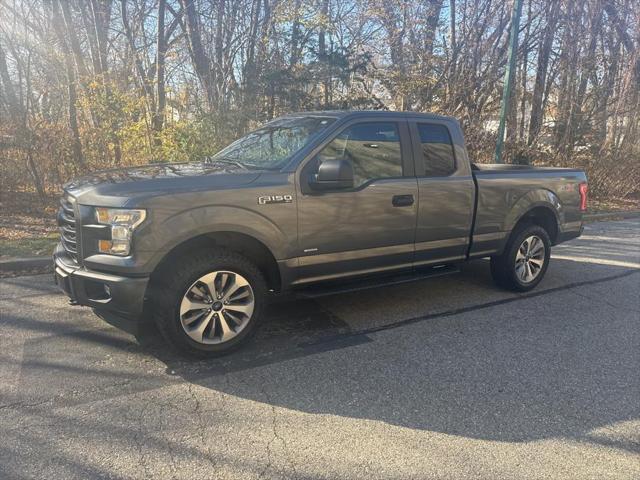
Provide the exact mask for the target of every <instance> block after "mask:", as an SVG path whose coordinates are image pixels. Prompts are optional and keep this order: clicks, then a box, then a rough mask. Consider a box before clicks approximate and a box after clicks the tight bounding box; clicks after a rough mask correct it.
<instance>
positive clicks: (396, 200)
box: [391, 195, 413, 207]
mask: <svg viewBox="0 0 640 480" xmlns="http://www.w3.org/2000/svg"><path fill="white" fill-rule="evenodd" d="M391 203H392V205H393V206H394V207H410V206H411V205H413V195H394V196H393V198H392V199H391Z"/></svg>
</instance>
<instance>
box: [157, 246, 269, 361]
mask: <svg viewBox="0 0 640 480" xmlns="http://www.w3.org/2000/svg"><path fill="white" fill-rule="evenodd" d="M176 263H177V265H174V266H175V268H174V270H173V271H172V272H171V274H170V275H165V279H163V280H161V285H160V288H158V289H157V293H156V295H154V298H153V303H154V307H155V308H154V310H155V315H154V317H155V321H156V324H157V325H158V329H159V330H160V332H161V333H162V335H163V336H164V338H165V339H166V340H167V341H168V342H169V343H170V344H172V345H173V346H174V347H176V348H177V349H178V350H180V351H182V352H184V353H188V354H192V355H197V356H216V355H222V354H225V353H228V352H229V351H231V350H233V349H234V348H236V347H237V346H239V345H240V344H241V343H242V342H243V341H245V340H246V339H247V338H248V337H249V335H251V333H252V332H253V330H254V329H255V327H256V325H257V323H258V321H259V319H260V316H261V314H262V309H263V305H264V301H265V295H266V291H267V287H266V282H265V280H264V277H263V276H262V273H261V272H260V270H259V269H258V268H257V267H256V266H255V265H254V264H253V263H252V262H251V261H250V260H249V259H247V258H245V257H243V256H242V255H239V254H237V253H235V252H232V251H228V250H223V249H217V250H215V251H201V252H196V253H195V254H194V255H190V256H188V257H187V258H184V259H181V261H180V262H176Z"/></svg>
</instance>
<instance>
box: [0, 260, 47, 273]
mask: <svg viewBox="0 0 640 480" xmlns="http://www.w3.org/2000/svg"><path fill="white" fill-rule="evenodd" d="M36 269H37V270H41V271H42V272H43V273H44V272H52V271H53V260H52V259H51V257H50V256H46V257H28V258H11V259H8V260H0V272H2V273H7V272H19V271H23V270H36Z"/></svg>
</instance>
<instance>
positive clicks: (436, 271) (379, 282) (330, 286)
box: [292, 265, 460, 298]
mask: <svg viewBox="0 0 640 480" xmlns="http://www.w3.org/2000/svg"><path fill="white" fill-rule="evenodd" d="M458 272H460V269H459V268H458V267H457V266H455V265H442V266H438V267H431V268H421V269H420V270H417V271H415V272H409V273H406V272H405V273H400V274H397V275H385V276H378V277H368V278H361V279H359V280H349V281H347V282H344V281H342V282H340V283H336V282H331V283H329V282H326V283H322V284H316V285H312V286H308V287H301V288H299V289H296V290H294V291H293V292H292V293H293V295H294V296H295V297H297V298H317V297H325V296H327V295H336V294H339V293H349V292H357V291H359V290H368V289H370V288H378V287H388V286H390V285H400V284H403V283H409V282H415V281H418V280H424V279H427V278H433V277H441V276H443V275H450V274H452V273H458Z"/></svg>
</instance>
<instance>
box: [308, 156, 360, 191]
mask: <svg viewBox="0 0 640 480" xmlns="http://www.w3.org/2000/svg"><path fill="white" fill-rule="evenodd" d="M309 186H310V187H311V188H313V189H314V190H343V189H347V188H353V165H352V164H351V162H350V161H349V160H346V159H344V158H340V159H337V160H324V161H323V162H322V163H320V166H319V167H318V173H316V174H313V175H311V178H310V180H309Z"/></svg>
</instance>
